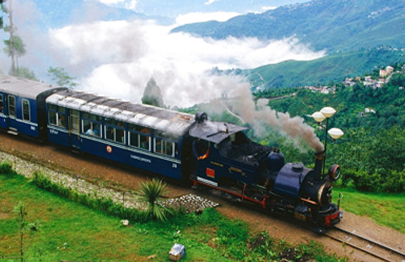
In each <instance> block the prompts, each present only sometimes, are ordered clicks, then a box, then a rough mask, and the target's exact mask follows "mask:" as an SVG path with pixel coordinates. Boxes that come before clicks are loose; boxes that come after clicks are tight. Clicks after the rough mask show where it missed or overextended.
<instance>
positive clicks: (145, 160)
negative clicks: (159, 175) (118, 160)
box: [131, 155, 152, 163]
mask: <svg viewBox="0 0 405 262" xmlns="http://www.w3.org/2000/svg"><path fill="white" fill-rule="evenodd" d="M131 158H132V159H135V160H138V161H142V162H146V163H152V160H150V159H148V158H143V157H139V156H134V155H131Z"/></svg>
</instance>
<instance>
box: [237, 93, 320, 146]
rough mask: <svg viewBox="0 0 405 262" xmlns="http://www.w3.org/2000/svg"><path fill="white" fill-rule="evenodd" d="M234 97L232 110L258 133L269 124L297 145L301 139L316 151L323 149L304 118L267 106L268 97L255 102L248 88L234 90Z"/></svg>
mask: <svg viewBox="0 0 405 262" xmlns="http://www.w3.org/2000/svg"><path fill="white" fill-rule="evenodd" d="M235 91H236V92H234V94H233V95H234V96H235V99H236V102H234V103H235V105H234V106H233V109H232V110H233V111H234V112H236V113H237V114H238V115H240V116H241V117H242V118H243V120H244V121H246V122H247V123H249V124H250V125H252V127H253V128H254V130H255V131H256V132H258V133H260V132H261V131H264V130H263V128H265V127H266V126H270V127H272V128H274V129H276V130H278V131H280V132H281V133H283V134H285V135H288V136H289V137H291V138H292V139H293V140H294V142H295V143H296V145H297V146H299V144H300V141H301V140H303V141H305V143H306V144H307V145H308V146H310V147H311V148H313V149H315V151H316V152H321V151H323V149H324V147H323V144H322V142H321V141H320V140H319V138H318V137H317V136H316V134H315V132H314V129H313V128H312V127H311V126H309V125H308V124H306V123H305V122H304V119H303V118H301V117H299V116H295V117H291V116H290V114H289V113H282V112H277V111H275V110H273V109H271V108H270V107H268V106H267V104H268V99H260V100H258V101H257V104H255V102H254V100H253V97H252V94H251V91H250V90H249V89H248V88H240V89H238V90H235Z"/></svg>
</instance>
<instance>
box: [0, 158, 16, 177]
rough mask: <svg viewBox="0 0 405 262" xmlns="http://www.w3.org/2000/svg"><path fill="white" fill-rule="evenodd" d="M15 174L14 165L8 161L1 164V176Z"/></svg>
mask: <svg viewBox="0 0 405 262" xmlns="http://www.w3.org/2000/svg"><path fill="white" fill-rule="evenodd" d="M10 173H13V165H12V164H11V163H10V162H9V161H8V160H7V159H6V160H4V161H3V163H1V164H0V175H7V174H10Z"/></svg>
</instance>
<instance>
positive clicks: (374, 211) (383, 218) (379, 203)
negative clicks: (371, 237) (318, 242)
mask: <svg viewBox="0 0 405 262" xmlns="http://www.w3.org/2000/svg"><path fill="white" fill-rule="evenodd" d="M339 192H342V193H343V195H344V197H343V199H342V201H341V207H342V209H344V210H346V211H349V212H351V213H354V214H356V215H360V216H366V217H369V218H371V219H372V220H374V221H375V222H377V223H378V224H380V225H383V226H386V227H390V228H392V229H395V230H398V231H399V232H401V233H402V234H405V220H404V219H403V218H404V214H405V193H401V194H392V193H363V192H359V191H357V190H355V189H353V188H350V187H348V188H335V189H334V195H333V197H334V200H335V199H338V193H339Z"/></svg>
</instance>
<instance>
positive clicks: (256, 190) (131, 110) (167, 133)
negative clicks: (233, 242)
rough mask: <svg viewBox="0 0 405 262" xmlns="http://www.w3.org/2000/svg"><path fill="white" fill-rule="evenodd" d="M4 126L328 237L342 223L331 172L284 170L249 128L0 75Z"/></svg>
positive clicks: (319, 160)
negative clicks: (206, 190)
mask: <svg viewBox="0 0 405 262" xmlns="http://www.w3.org/2000/svg"><path fill="white" fill-rule="evenodd" d="M0 127H1V128H3V129H5V130H7V132H9V133H11V134H15V135H17V134H22V135H25V136H29V137H32V138H35V139H37V140H40V141H48V142H51V143H54V144H57V145H61V146H64V147H66V148H70V149H72V150H75V151H80V152H84V153H89V154H92V155H96V156H99V157H102V158H105V159H109V160H113V161H116V162H119V163H123V164H126V165H129V166H133V167H135V168H139V169H143V170H146V171H149V172H153V173H156V174H159V175H161V176H165V177H170V178H174V179H177V180H182V181H190V180H191V181H192V184H193V186H195V187H198V186H204V187H211V188H213V189H215V190H216V191H218V192H221V193H222V194H224V195H226V196H229V197H231V198H232V199H234V200H237V201H244V202H250V203H253V204H256V205H258V206H259V207H262V208H263V209H265V210H268V211H269V212H272V213H280V214H288V215H291V216H293V217H295V218H296V219H299V220H302V221H306V222H310V223H313V224H315V225H316V226H317V228H319V231H320V232H321V231H323V230H324V229H325V228H327V227H330V226H332V225H334V224H336V223H338V222H339V221H340V219H341V217H342V212H341V211H340V210H339V206H338V205H336V204H334V203H332V202H331V200H332V196H331V195H332V182H334V181H336V180H337V179H338V178H339V176H340V168H339V166H338V165H332V166H331V167H330V168H329V171H328V174H327V175H326V176H325V177H322V168H323V159H324V156H325V152H319V153H316V154H315V168H314V169H309V168H307V167H305V166H304V165H303V164H302V163H285V160H284V156H283V154H282V153H281V152H280V151H279V149H277V148H271V147H267V146H263V145H260V144H257V143H255V142H253V141H251V140H250V139H249V138H248V137H247V136H246V135H245V133H244V131H246V130H247V128H246V127H242V126H238V125H235V124H231V123H225V122H214V121H210V120H209V119H208V116H207V114H206V113H203V112H200V113H197V114H196V115H195V116H193V115H190V114H185V113H181V112H177V111H173V110H168V109H163V108H158V107H153V106H149V105H140V104H134V103H131V102H128V101H123V100H120V99H115V98H108V97H103V96H99V95H96V94H90V93H86V92H82V91H77V90H71V89H67V88H64V87H55V86H51V85H49V84H45V83H39V82H35V81H31V80H26V79H19V78H15V77H11V76H5V75H0Z"/></svg>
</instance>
